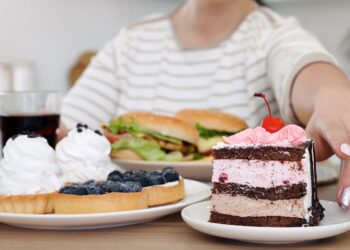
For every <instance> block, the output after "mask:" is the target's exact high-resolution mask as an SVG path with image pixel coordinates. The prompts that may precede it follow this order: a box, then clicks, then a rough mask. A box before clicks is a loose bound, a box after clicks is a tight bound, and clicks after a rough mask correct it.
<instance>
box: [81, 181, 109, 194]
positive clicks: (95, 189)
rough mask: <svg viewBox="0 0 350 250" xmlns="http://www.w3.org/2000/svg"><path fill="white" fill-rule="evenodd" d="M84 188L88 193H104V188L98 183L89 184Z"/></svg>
mask: <svg viewBox="0 0 350 250" xmlns="http://www.w3.org/2000/svg"><path fill="white" fill-rule="evenodd" d="M86 190H87V192H88V194H95V195H99V194H105V193H106V190H105V189H104V188H103V186H102V185H100V184H96V183H95V184H90V185H88V186H87V187H86Z"/></svg>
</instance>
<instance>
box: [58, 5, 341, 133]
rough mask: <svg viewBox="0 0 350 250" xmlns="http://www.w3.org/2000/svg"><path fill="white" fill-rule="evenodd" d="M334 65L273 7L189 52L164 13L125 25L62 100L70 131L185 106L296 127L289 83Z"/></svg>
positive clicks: (251, 121)
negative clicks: (315, 66) (277, 119)
mask: <svg viewBox="0 0 350 250" xmlns="http://www.w3.org/2000/svg"><path fill="white" fill-rule="evenodd" d="M320 61H322V62H329V63H336V62H335V59H334V58H333V57H332V56H331V55H330V54H329V53H328V52H327V51H326V50H325V49H324V48H323V47H322V45H321V44H320V43H319V42H318V41H317V39H316V38H315V37H313V36H312V35H311V34H309V33H308V32H306V31H305V30H304V29H303V28H301V27H300V25H299V24H298V22H297V21H296V20H295V19H294V18H284V17H281V16H280V15H278V14H276V13H275V12H273V11H272V10H270V9H267V8H263V7H260V8H258V9H256V10H254V11H252V12H251V13H250V14H249V15H248V16H247V17H246V18H245V19H244V20H243V21H242V22H241V24H240V25H239V27H238V28H237V29H236V30H235V31H234V32H233V33H232V34H231V35H230V36H229V37H228V38H227V39H225V40H224V41H222V42H221V43H219V44H217V45H216V46H214V47H209V48H204V49H195V50H187V49H184V48H182V47H181V45H180V44H179V43H178V41H177V39H176V35H175V33H174V30H173V26H172V23H171V20H170V18H169V17H168V16H163V17H158V18H153V19H151V20H149V19H148V20H146V21H142V22H140V23H138V24H134V25H132V26H129V27H125V28H123V29H122V30H121V31H120V33H119V35H118V36H117V37H116V38H115V39H113V40H112V41H111V42H109V43H108V44H107V45H106V46H105V47H104V48H103V49H102V50H101V51H100V52H99V53H98V54H97V55H96V56H95V58H94V59H93V60H92V62H91V63H90V65H89V66H88V68H87V69H86V70H85V72H84V73H83V75H82V76H81V78H80V79H79V80H78V81H77V83H76V85H75V86H74V87H73V88H72V89H71V90H70V91H69V92H68V94H67V95H66V97H65V98H64V100H63V105H62V120H63V123H64V124H65V125H66V127H67V128H72V127H74V126H75V124H76V123H77V122H84V123H87V124H88V125H90V126H92V127H95V128H97V127H99V125H100V124H101V123H106V122H108V121H109V120H110V119H111V118H113V117H114V116H116V115H120V114H123V113H125V112H129V111H149V112H154V113H159V114H166V115H172V114H173V113H175V112H176V111H178V110H180V109H183V108H209V109H217V110H221V111H225V112H228V113H232V114H235V115H238V116H241V117H242V118H244V119H245V120H246V121H247V123H248V124H249V125H250V126H256V125H258V124H259V123H260V121H261V119H262V118H263V117H265V116H266V115H267V109H266V107H265V104H264V102H263V101H262V100H261V99H259V98H253V94H254V93H255V92H263V93H265V94H266V95H267V98H268V101H269V103H270V105H271V109H272V111H273V114H274V115H277V116H281V117H282V118H283V119H284V120H285V121H286V122H296V121H295V118H294V115H293V111H292V109H291V106H290V89H291V85H292V82H293V79H294V78H295V76H296V75H297V74H298V72H299V71H300V70H301V69H302V68H303V67H305V66H306V65H308V64H310V63H313V62H320Z"/></svg>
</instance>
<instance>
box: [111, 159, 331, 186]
mask: <svg viewBox="0 0 350 250" xmlns="http://www.w3.org/2000/svg"><path fill="white" fill-rule="evenodd" d="M113 162H114V163H115V164H117V165H118V166H119V167H121V168H123V169H126V170H140V169H144V170H147V171H151V170H157V169H162V168H165V167H173V168H174V169H176V171H177V172H178V173H180V174H181V175H182V176H183V177H185V178H189V179H194V180H199V181H210V180H211V175H212V164H211V162H205V161H192V162H159V161H136V160H117V159H114V160H113ZM337 178H338V171H337V169H336V168H335V167H334V166H333V165H332V164H331V163H330V162H329V161H324V162H319V163H317V182H318V183H321V184H327V183H331V182H333V181H336V180H337Z"/></svg>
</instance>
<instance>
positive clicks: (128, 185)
mask: <svg viewBox="0 0 350 250" xmlns="http://www.w3.org/2000/svg"><path fill="white" fill-rule="evenodd" d="M141 190H142V186H141V183H139V182H133V181H126V182H121V183H120V187H119V191H120V192H123V193H130V192H141Z"/></svg>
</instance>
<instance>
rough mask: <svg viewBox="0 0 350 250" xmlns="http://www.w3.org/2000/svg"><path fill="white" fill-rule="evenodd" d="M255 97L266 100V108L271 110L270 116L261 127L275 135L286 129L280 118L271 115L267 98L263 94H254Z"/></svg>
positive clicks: (263, 121)
mask: <svg viewBox="0 0 350 250" xmlns="http://www.w3.org/2000/svg"><path fill="white" fill-rule="evenodd" d="M254 96H255V97H261V98H263V99H264V102H265V103H266V106H267V108H268V110H269V114H270V115H269V116H266V117H265V118H264V119H263V120H262V123H261V127H263V128H264V129H266V131H268V132H270V133H275V132H277V131H278V130H280V129H281V128H283V127H284V125H285V124H284V122H283V121H282V120H281V119H280V118H278V117H274V116H272V113H271V108H270V105H269V103H268V102H267V99H266V96H265V95H264V94H263V93H255V94H254Z"/></svg>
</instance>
